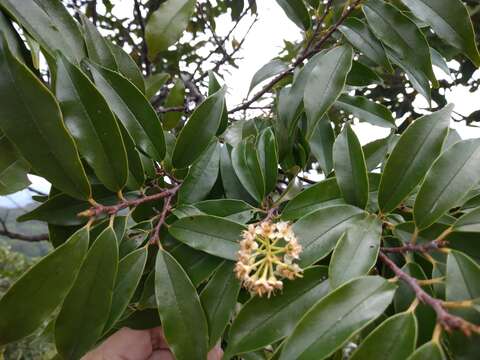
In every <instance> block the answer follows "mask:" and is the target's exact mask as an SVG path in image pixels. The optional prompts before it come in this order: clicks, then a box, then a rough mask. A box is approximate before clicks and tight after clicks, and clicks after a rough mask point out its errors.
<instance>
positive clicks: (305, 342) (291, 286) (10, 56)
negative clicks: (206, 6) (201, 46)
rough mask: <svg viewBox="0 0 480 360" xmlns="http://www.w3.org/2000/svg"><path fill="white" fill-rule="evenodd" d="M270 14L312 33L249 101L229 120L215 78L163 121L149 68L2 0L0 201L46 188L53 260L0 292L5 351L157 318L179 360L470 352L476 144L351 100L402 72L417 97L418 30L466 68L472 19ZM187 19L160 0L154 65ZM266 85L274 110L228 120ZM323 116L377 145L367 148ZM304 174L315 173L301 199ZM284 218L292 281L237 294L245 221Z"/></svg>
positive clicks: (397, 11)
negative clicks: (368, 128)
mask: <svg viewBox="0 0 480 360" xmlns="http://www.w3.org/2000/svg"><path fill="white" fill-rule="evenodd" d="M278 3H279V5H280V6H282V8H283V9H284V10H285V12H286V13H287V15H288V16H289V18H290V19H292V20H293V21H294V22H295V23H296V24H297V25H298V26H299V27H300V28H301V29H303V30H304V31H305V33H306V43H305V44H304V46H303V47H302V49H301V50H300V51H299V53H298V54H297V56H296V57H295V59H292V61H291V62H290V63H289V64H288V65H285V64H283V65H282V64H280V63H278V62H277V63H276V64H274V66H273V69H274V70H275V71H273V70H272V66H267V67H266V68H263V69H261V70H260V71H259V73H257V75H256V76H255V78H254V83H253V84H252V88H253V87H255V86H256V85H257V83H259V82H262V81H263V80H267V79H270V80H269V82H268V83H267V85H265V86H264V87H263V88H262V89H261V90H260V91H259V92H257V93H256V94H255V95H253V96H252V98H251V99H250V100H248V101H246V102H245V103H244V104H241V105H239V106H237V107H235V108H233V109H227V107H226V102H225V95H226V87H222V86H221V84H220V82H219V80H218V79H217V77H216V76H215V74H213V73H210V74H209V76H208V85H209V86H208V96H207V97H206V98H205V100H204V101H202V102H201V103H200V104H199V105H198V106H197V107H196V108H195V110H194V111H193V112H192V113H191V114H190V115H189V117H188V119H187V121H185V122H182V121H180V120H181V117H180V116H176V117H174V118H172V117H168V116H159V114H158V113H157V111H155V108H154V107H153V106H152V104H151V103H150V102H149V100H148V98H150V96H149V95H152V93H148V86H146V85H147V84H146V82H145V80H144V76H143V75H144V74H143V73H142V72H141V70H140V69H139V68H138V67H137V65H136V64H135V62H134V61H133V60H132V58H131V57H130V56H129V55H128V54H127V53H126V52H125V51H124V50H123V49H122V48H121V47H119V46H115V45H113V44H112V43H111V42H110V41H108V40H107V39H105V38H104V37H102V36H101V34H100V32H99V31H98V29H97V28H96V27H95V26H94V24H93V23H92V22H90V21H89V20H88V19H87V18H86V17H85V16H79V18H80V23H78V22H77V21H76V20H74V18H73V17H71V16H70V14H69V13H68V11H67V10H66V9H65V8H64V7H63V6H62V4H61V3H60V2H59V1H57V0H23V1H15V0H0V8H1V9H2V13H1V14H2V15H1V16H2V17H1V18H0V20H1V21H0V33H1V42H0V129H1V132H2V137H1V140H2V142H1V143H0V144H1V146H2V149H1V150H0V159H1V161H0V184H1V185H2V187H1V188H0V189H1V192H2V193H9V192H14V191H17V190H19V189H21V188H24V187H26V186H27V184H28V179H27V177H26V174H27V173H33V174H36V175H39V176H42V177H44V178H45V179H47V180H48V181H50V182H51V183H52V190H51V192H50V194H49V195H48V196H44V197H42V196H40V197H36V200H37V201H39V202H40V205H39V206H38V207H37V208H36V209H34V210H33V211H31V212H29V213H27V214H25V215H23V216H21V217H20V218H19V221H28V220H40V221H44V222H46V223H48V226H49V237H50V241H51V243H52V244H53V246H54V247H55V250H54V251H52V252H51V253H50V254H49V255H47V256H46V257H44V258H43V259H42V260H41V261H39V262H38V263H37V264H36V265H35V266H33V267H32V268H31V269H30V270H29V271H28V272H27V273H26V274H25V275H24V276H22V277H21V278H20V279H19V280H18V281H17V282H16V283H15V284H14V285H13V286H11V287H10V289H9V291H8V292H7V293H6V294H5V295H4V296H3V297H2V298H1V299H0V344H7V343H10V342H13V341H17V340H19V339H22V338H24V337H25V336H27V335H29V334H31V333H32V332H34V331H35V330H36V329H37V328H38V327H39V326H41V325H42V324H43V323H44V322H45V321H46V320H47V319H48V318H49V317H51V316H54V317H55V321H54V322H52V326H51V327H49V328H50V331H52V333H53V334H54V338H55V345H56V350H57V352H58V356H59V357H60V358H66V359H79V358H80V357H81V356H83V355H84V354H85V353H86V352H88V351H89V350H90V349H91V348H93V347H94V346H96V344H98V343H99V342H101V341H102V340H103V339H104V338H105V337H107V336H109V335H110V334H111V333H112V332H114V331H115V330H116V329H118V328H120V327H122V326H129V327H133V328H148V327H153V326H158V325H160V324H161V326H162V327H163V329H164V333H165V337H166V339H167V341H168V343H169V345H170V346H171V350H172V352H173V354H174V355H175V357H176V358H177V359H179V360H182V359H185V360H186V359H205V358H206V356H207V355H206V354H207V352H208V350H209V349H211V348H212V347H213V346H214V345H215V344H217V343H219V342H220V343H221V344H222V347H223V349H224V351H225V358H232V357H234V356H238V357H241V358H245V359H249V358H268V359H272V358H273V359H283V360H287V359H325V358H332V357H333V358H335V357H336V356H341V352H342V350H343V349H344V348H345V345H346V344H347V343H348V342H352V344H353V345H351V346H349V347H348V348H352V347H355V348H356V350H355V352H354V353H353V354H352V358H353V359H357V360H358V359H381V358H387V357H388V358H391V359H399V360H401V359H407V358H409V359H424V358H428V359H444V358H445V357H446V356H451V357H454V358H464V359H474V358H475V356H476V354H478V350H479V349H478V347H479V346H480V342H479V341H478V340H479V339H478V333H479V332H480V328H479V325H477V324H480V314H479V313H478V302H477V301H478V298H480V288H479V286H478V277H479V276H480V266H479V265H478V263H477V261H478V259H480V253H479V250H478V246H476V245H475V242H474V239H475V237H477V236H478V232H480V204H479V202H478V196H479V188H478V183H479V180H480V178H479V176H478V174H479V173H480V140H479V139H473V140H461V139H459V137H458V135H456V133H455V132H454V131H452V130H451V129H450V122H451V115H452V110H453V106H452V105H447V106H445V107H443V108H442V109H439V110H438V111H434V112H431V113H429V114H427V115H425V116H423V117H419V118H416V119H414V120H412V121H411V122H410V123H409V124H408V126H405V129H403V130H401V131H400V129H399V128H397V125H396V121H395V118H396V116H394V114H392V112H391V111H390V110H389V109H388V108H387V107H386V106H384V105H382V104H379V103H376V102H373V101H371V100H369V99H367V98H365V97H362V96H357V95H352V92H351V90H355V89H357V90H358V89H359V88H366V87H368V86H369V85H370V84H371V83H372V79H373V78H375V76H376V75H375V74H377V72H381V71H385V72H393V71H401V72H403V73H406V74H407V76H408V79H409V81H410V83H411V86H412V88H413V89H415V91H416V92H417V93H419V94H421V95H422V96H424V97H425V98H426V99H427V100H428V101H430V91H431V87H435V86H436V84H437V79H436V78H435V75H434V73H433V70H432V57H431V54H432V52H431V50H430V48H431V44H430V42H429V41H430V40H429V39H427V38H426V37H425V36H424V35H423V31H427V30H428V31H430V30H431V31H433V32H434V33H435V35H436V39H437V37H438V39H441V40H442V41H445V42H447V43H448V44H449V45H450V46H452V47H454V48H456V49H457V50H458V52H459V53H462V54H463V56H466V57H467V58H468V59H470V60H471V61H472V62H473V63H474V64H476V65H479V64H480V55H479V53H478V50H477V47H476V44H475V40H474V39H475V36H474V31H473V27H472V25H471V22H470V19H469V16H468V12H467V9H466V8H465V7H464V5H463V4H462V3H461V2H460V0H403V1H402V3H401V4H400V3H398V2H397V1H392V2H390V1H382V0H367V1H361V0H356V1H348V2H346V3H345V2H342V1H340V2H336V1H327V2H325V3H323V2H322V3H321V4H320V2H316V1H309V2H308V6H310V7H311V8H310V10H312V9H316V8H320V5H321V8H322V11H320V10H319V11H317V12H315V13H316V16H311V15H310V12H309V10H308V8H307V5H306V3H305V4H304V2H302V1H278ZM339 3H341V4H342V5H343V6H341V7H340V6H339ZM231 4H233V2H231ZM395 5H397V6H395ZM404 6H405V7H404ZM194 7H195V2H194V1H188V0H167V1H165V2H162V3H161V4H159V7H158V9H156V10H155V12H153V13H152V14H151V15H150V18H149V20H148V22H147V24H146V25H147V27H146V31H145V42H146V43H147V44H148V49H149V51H150V52H149V53H148V54H147V55H148V57H149V58H150V59H156V58H157V57H158V56H161V53H162V51H164V50H166V49H168V47H169V46H171V45H172V44H175V43H176V41H178V39H179V38H180V37H181V36H182V33H183V30H184V29H185V28H186V27H187V25H188V24H189V19H190V16H191V15H192V14H193V13H194V11H195V8H194ZM405 9H408V10H409V11H408V12H406V11H405ZM427 9H428V11H426V10H427ZM339 10H340V11H339ZM327 19H328V21H327ZM171 24H174V26H170V25H171ZM328 24H330V25H328ZM314 25H316V26H314ZM422 29H423V31H422ZM39 54H41V55H42V56H43V57H44V58H45V59H46V62H47V63H48V70H49V75H50V76H49V77H48V78H49V81H48V82H46V81H45V80H44V79H43V77H42V76H41V75H40V74H39V71H38V66H36V65H38V64H39V62H38V57H39ZM439 56H440V55H439ZM440 57H441V56H440ZM443 60H444V61H445V59H443ZM394 69H396V70H394ZM399 69H400V70H399ZM143 70H144V72H145V69H143ZM292 73H293V76H291V74H292ZM368 74H370V75H368ZM368 76H370V78H368V79H366V78H365V77H368ZM361 81H363V82H361ZM274 87H277V89H278V91H277V93H276V99H275V100H276V101H275V105H276V106H275V109H272V110H273V111H274V114H273V115H272V116H270V117H266V118H256V119H254V120H249V121H234V119H232V116H231V114H233V113H236V112H238V111H240V110H247V109H249V107H250V106H251V105H252V104H254V103H255V101H257V100H259V99H262V97H263V95H264V94H266V93H268V92H270V91H271V90H272V88H274ZM173 89H175V87H174V88H173ZM173 89H172V91H174V90H173ZM182 111H183V109H182ZM182 111H180V114H183V112H182ZM337 112H339V113H341V114H350V115H352V116H354V117H355V118H358V119H360V121H367V122H370V123H371V124H373V125H375V126H380V127H385V128H388V129H391V134H390V136H388V137H387V138H385V139H380V140H377V141H375V142H373V143H370V144H367V145H365V146H364V147H362V146H361V145H360V142H359V140H358V138H357V136H356V134H355V132H354V130H353V129H352V127H351V125H350V122H344V120H340V119H339V118H338V117H335V113H337ZM177 115H178V114H177ZM400 132H402V135H401V136H400V135H399V133H400ZM314 161H315V162H318V164H319V169H321V171H322V173H323V175H324V180H322V181H320V182H318V183H315V184H313V185H312V186H308V187H306V189H304V190H303V191H301V192H299V191H298V190H299V184H303V181H304V180H305V179H303V178H302V177H301V176H300V177H299V175H301V172H302V171H303V170H305V169H307V168H308V167H309V166H310V164H311V163H312V162H314ZM4 179H5V181H4ZM297 179H300V180H299V181H298V180H297ZM302 179H303V180H302ZM305 181H307V183H309V182H310V181H308V180H305ZM302 187H303V186H302ZM278 220H284V221H290V222H292V223H293V232H294V234H295V236H296V238H297V239H298V242H299V244H300V245H301V246H302V248H303V251H302V253H301V257H300V259H299V265H300V266H301V267H302V268H303V269H304V272H303V278H301V279H297V280H294V281H285V284H284V287H283V290H282V291H281V292H279V293H278V294H277V295H276V296H274V297H271V298H259V297H251V296H250V294H249V293H248V291H246V290H244V289H241V286H240V282H239V281H238V279H236V277H235V274H234V272H233V268H234V265H235V264H234V262H235V261H236V260H237V253H238V250H239V248H240V245H239V240H240V239H241V237H242V232H243V231H244V230H245V229H246V227H247V225H248V224H253V223H259V222H262V221H274V222H275V221H278ZM60 270H61V271H60ZM39 284H41V286H39ZM192 329H195V331H194V332H193V331H192ZM444 330H446V331H444Z"/></svg>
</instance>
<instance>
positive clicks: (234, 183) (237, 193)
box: [220, 144, 255, 203]
mask: <svg viewBox="0 0 480 360" xmlns="http://www.w3.org/2000/svg"><path fill="white" fill-rule="evenodd" d="M220 177H221V178H222V185H223V188H224V190H225V195H226V197H227V198H229V199H240V200H244V201H246V202H248V203H254V202H255V200H254V199H253V198H252V197H251V196H250V194H249V193H248V192H247V190H245V188H244V187H243V185H242V184H241V183H240V180H239V179H238V177H237V175H236V174H235V170H234V169H233V164H232V160H231V158H230V153H229V145H226V144H224V145H223V146H222V147H221V149H220Z"/></svg>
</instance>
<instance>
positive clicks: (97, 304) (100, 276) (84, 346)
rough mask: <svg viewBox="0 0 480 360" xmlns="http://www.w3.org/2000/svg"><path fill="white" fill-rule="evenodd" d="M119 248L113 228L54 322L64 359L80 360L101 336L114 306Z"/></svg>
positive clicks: (92, 252)
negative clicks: (113, 297) (113, 293)
mask: <svg viewBox="0 0 480 360" xmlns="http://www.w3.org/2000/svg"><path fill="white" fill-rule="evenodd" d="M117 263H118V246H117V239H116V236H115V232H114V231H113V228H111V227H108V228H107V229H105V230H104V231H103V232H102V233H101V234H100V236H99V237H98V238H97V239H96V240H95V242H94V243H93V245H92V247H91V248H90V250H89V251H88V254H87V257H86V259H85V261H84V262H83V264H82V267H81V269H80V272H79V273H78V276H77V279H76V280H75V283H74V284H73V287H72V289H71V290H70V292H69V293H68V295H67V297H66V298H65V301H64V302H63V305H62V309H61V310H60V313H59V314H58V317H57V319H56V321H55V344H56V346H57V351H58V353H59V354H60V355H61V356H62V357H63V358H65V359H79V358H81V357H82V355H84V354H85V353H86V352H87V351H89V350H90V349H91V348H92V347H93V346H94V345H95V343H96V341H97V340H98V339H99V338H100V336H101V335H102V331H103V328H104V327H105V323H106V321H107V319H108V316H109V312H110V307H111V303H112V292H113V286H114V282H115V276H116V273H117Z"/></svg>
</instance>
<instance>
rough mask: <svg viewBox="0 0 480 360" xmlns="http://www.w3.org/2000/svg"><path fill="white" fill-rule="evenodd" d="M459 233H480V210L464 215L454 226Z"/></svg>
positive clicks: (454, 229)
mask: <svg viewBox="0 0 480 360" xmlns="http://www.w3.org/2000/svg"><path fill="white" fill-rule="evenodd" d="M452 230H453V231H457V232H480V208H477V209H475V210H472V211H471V212H468V213H466V214H464V215H462V216H461V217H460V218H459V219H458V220H457V221H455V223H454V224H453V226H452Z"/></svg>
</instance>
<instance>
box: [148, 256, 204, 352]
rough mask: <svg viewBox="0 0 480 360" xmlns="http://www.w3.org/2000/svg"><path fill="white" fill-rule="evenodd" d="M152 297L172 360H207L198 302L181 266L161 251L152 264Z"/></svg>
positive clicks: (202, 320) (202, 314) (202, 323)
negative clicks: (173, 357)
mask: <svg viewBox="0 0 480 360" xmlns="http://www.w3.org/2000/svg"><path fill="white" fill-rule="evenodd" d="M155 294H156V298H157V304H158V313H159V314H160V319H161V321H162V328H163V331H164V334H165V339H166V340H167V342H168V344H169V346H170V350H171V351H172V353H173V355H174V356H175V358H176V359H178V360H204V359H206V358H207V351H208V350H207V347H208V346H207V343H208V327H207V321H206V318H205V314H204V312H203V309H202V305H201V303H200V299H199V297H198V294H197V292H196V291H195V288H194V287H193V285H192V283H191V281H190V279H189V278H188V277H187V274H186V273H185V271H184V270H183V269H182V267H181V266H180V264H179V263H178V262H177V261H176V260H175V259H174V258H173V257H172V256H171V255H170V254H169V253H167V252H166V251H165V250H163V249H160V250H159V251H158V254H157V261H156V263H155ZM192 329H195V331H192Z"/></svg>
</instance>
